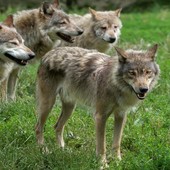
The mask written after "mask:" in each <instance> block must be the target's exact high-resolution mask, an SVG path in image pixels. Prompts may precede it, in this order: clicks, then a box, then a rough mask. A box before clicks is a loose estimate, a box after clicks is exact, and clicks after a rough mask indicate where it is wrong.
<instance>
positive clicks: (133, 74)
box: [128, 70, 136, 76]
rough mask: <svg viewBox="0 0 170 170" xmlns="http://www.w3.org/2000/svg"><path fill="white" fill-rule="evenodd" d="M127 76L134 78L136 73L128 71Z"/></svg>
mask: <svg viewBox="0 0 170 170" xmlns="http://www.w3.org/2000/svg"><path fill="white" fill-rule="evenodd" d="M128 74H129V75H130V76H135V75H136V73H135V72H134V71H132V70H130V71H129V72H128Z"/></svg>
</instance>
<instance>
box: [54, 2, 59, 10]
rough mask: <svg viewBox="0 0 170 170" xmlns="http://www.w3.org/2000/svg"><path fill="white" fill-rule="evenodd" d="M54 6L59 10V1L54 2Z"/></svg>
mask: <svg viewBox="0 0 170 170" xmlns="http://www.w3.org/2000/svg"><path fill="white" fill-rule="evenodd" d="M53 6H54V7H55V8H58V7H59V0H54V1H53Z"/></svg>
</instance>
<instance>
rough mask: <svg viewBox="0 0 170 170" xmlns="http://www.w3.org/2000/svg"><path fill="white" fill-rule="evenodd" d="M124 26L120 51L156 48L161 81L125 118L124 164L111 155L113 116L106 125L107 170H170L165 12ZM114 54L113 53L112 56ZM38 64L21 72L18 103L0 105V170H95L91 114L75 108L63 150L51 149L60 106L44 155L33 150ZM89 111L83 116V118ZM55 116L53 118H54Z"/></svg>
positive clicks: (169, 48)
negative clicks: (155, 44) (155, 46)
mask: <svg viewBox="0 0 170 170" xmlns="http://www.w3.org/2000/svg"><path fill="white" fill-rule="evenodd" d="M2 18H3V17H2ZM121 18H122V22H123V28H122V35H121V38H120V41H119V46H121V47H123V48H125V49H126V48H136V49H145V48H146V47H148V46H150V45H152V44H154V43H158V44H159V51H158V56H157V61H158V63H159V65H160V68H161V78H160V80H159V83H158V84H157V86H156V88H155V89H154V90H153V92H151V93H150V94H149V96H148V97H147V99H146V100H145V101H143V103H142V104H141V105H140V106H139V107H137V108H136V110H135V111H132V112H131V113H130V114H129V115H128V120H127V124H126V126H125V130H124V133H123V141H122V150H121V151H122V154H123V160H122V161H121V162H118V161H116V160H114V158H113V157H112V156H110V154H111V142H112V138H113V137H112V134H113V132H112V131H113V122H114V120H113V117H110V118H109V120H108V123H107V130H106V131H107V155H108V158H109V161H110V168H109V169H113V170H114V169H116V170H136V169H138V170H143V169H144V170H155V169H158V170H169V169H170V119H169V113H170V106H169V103H170V57H169V53H170V34H169V31H170V22H169V18H170V12H169V11H159V12H154V13H132V14H124V15H122V16H121ZM113 53H115V52H114V50H112V51H111V54H113ZM37 66H38V64H37V65H34V66H28V68H26V69H23V71H22V73H21V76H20V81H19V86H18V89H17V101H16V102H11V103H7V104H3V103H1V104H0V169H2V170H9V169H14V170H22V169H24V170H27V169H28V170H33V169H37V170H94V169H99V164H98V161H97V159H96V156H95V132H94V122H93V119H92V116H91V115H90V114H89V113H90V111H89V110H87V109H85V108H81V107H77V108H76V110H75V113H74V114H73V116H72V117H71V118H70V120H69V122H68V123H67V125H66V128H65V133H64V137H65V142H66V148H65V150H61V149H59V148H58V147H57V145H56V144H55V135H54V129H53V125H54V124H55V122H56V118H57V117H58V116H59V112H60V104H58V103H57V104H58V107H57V106H56V107H55V108H54V109H53V111H52V113H51V114H50V116H49V119H48V120H47V123H46V127H45V139H46V144H47V147H48V148H49V153H48V154H44V153H43V152H42V151H41V149H40V148H39V147H38V146H37V145H36V140H35V134H34V126H35V123H36V116H35V103H36V100H35V94H34V93H35V92H34V91H35V79H36V70H37ZM87 112H88V113H87ZM56 113H57V114H56Z"/></svg>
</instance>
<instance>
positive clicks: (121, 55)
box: [115, 47, 128, 63]
mask: <svg viewBox="0 0 170 170" xmlns="http://www.w3.org/2000/svg"><path fill="white" fill-rule="evenodd" d="M115 50H116V52H117V55H118V57H119V61H120V62H123V63H124V62H126V60H127V58H128V57H127V55H126V52H125V51H124V50H123V49H121V48H118V47H115Z"/></svg>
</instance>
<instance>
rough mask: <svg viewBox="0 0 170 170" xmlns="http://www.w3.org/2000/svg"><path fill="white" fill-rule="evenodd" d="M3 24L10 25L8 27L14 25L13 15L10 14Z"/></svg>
mask: <svg viewBox="0 0 170 170" xmlns="http://www.w3.org/2000/svg"><path fill="white" fill-rule="evenodd" d="M3 24H4V25H6V26H8V27H14V24H13V15H8V16H7V18H6V19H5V21H3Z"/></svg>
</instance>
